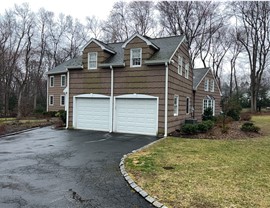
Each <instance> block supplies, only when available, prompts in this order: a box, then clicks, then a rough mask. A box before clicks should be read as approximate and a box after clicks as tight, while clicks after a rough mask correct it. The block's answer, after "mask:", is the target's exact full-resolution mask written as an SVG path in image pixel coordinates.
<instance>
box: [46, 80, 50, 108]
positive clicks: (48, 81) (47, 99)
mask: <svg viewBox="0 0 270 208" xmlns="http://www.w3.org/2000/svg"><path fill="white" fill-rule="evenodd" d="M49 84H50V76H49V75H47V98H46V102H47V106H46V111H47V112H48V111H49Z"/></svg>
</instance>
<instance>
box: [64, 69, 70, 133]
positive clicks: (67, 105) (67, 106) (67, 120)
mask: <svg viewBox="0 0 270 208" xmlns="http://www.w3.org/2000/svg"><path fill="white" fill-rule="evenodd" d="M66 96H67V99H66V101H67V103H65V105H66V108H67V115H66V116H67V118H66V129H67V128H68V122H69V119H68V118H69V71H68V70H67V94H66Z"/></svg>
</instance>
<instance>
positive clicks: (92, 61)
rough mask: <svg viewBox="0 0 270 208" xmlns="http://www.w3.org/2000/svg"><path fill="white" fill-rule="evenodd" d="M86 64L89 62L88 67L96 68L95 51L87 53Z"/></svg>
mask: <svg viewBox="0 0 270 208" xmlns="http://www.w3.org/2000/svg"><path fill="white" fill-rule="evenodd" d="M88 59H89V60H88V64H89V69H96V68H97V53H96V52H93V53H89V56H88Z"/></svg>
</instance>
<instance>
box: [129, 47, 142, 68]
mask: <svg viewBox="0 0 270 208" xmlns="http://www.w3.org/2000/svg"><path fill="white" fill-rule="evenodd" d="M130 56H131V58H130V63H131V66H132V67H139V66H141V65H142V49H141V48H132V49H131V51H130Z"/></svg>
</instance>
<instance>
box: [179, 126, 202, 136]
mask: <svg viewBox="0 0 270 208" xmlns="http://www.w3.org/2000/svg"><path fill="white" fill-rule="evenodd" d="M181 131H182V132H183V133H185V134H196V133H197V132H198V125H197V124H183V125H182V127H181Z"/></svg>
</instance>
